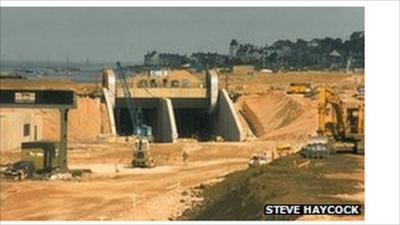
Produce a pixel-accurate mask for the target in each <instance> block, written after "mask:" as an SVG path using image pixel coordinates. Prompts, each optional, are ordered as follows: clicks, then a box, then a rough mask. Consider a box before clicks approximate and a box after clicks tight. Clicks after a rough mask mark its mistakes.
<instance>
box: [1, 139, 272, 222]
mask: <svg viewBox="0 0 400 225" xmlns="http://www.w3.org/2000/svg"><path fill="white" fill-rule="evenodd" d="M113 146H114V148H113ZM271 147H272V145H271V143H270V142H252V143H197V142H190V143H183V144H180V143H178V144H176V145H173V144H154V145H153V146H152V149H153V153H154V154H153V155H156V158H155V160H156V161H157V162H159V164H161V165H160V166H158V167H156V168H154V169H132V168H125V167H126V165H128V163H129V160H130V158H129V157H125V156H129V155H130V151H129V145H128V144H121V143H116V144H110V143H108V144H88V145H82V144H81V145H77V146H75V147H74V146H72V149H71V150H70V167H71V168H91V169H92V171H93V172H92V173H91V174H90V175H89V176H86V177H84V178H82V179H81V180H80V181H22V182H15V181H7V180H2V182H1V185H0V187H1V207H0V209H1V220H168V219H169V218H171V217H174V216H177V215H178V214H179V213H180V212H181V211H183V210H184V209H185V207H187V206H188V205H190V204H188V203H190V202H187V198H186V200H182V198H183V197H182V193H183V192H184V191H189V189H190V188H192V187H195V186H199V185H200V184H207V183H212V182H215V181H218V180H221V179H222V178H223V176H224V175H226V174H227V173H231V172H233V171H237V170H241V169H245V168H247V159H248V158H249V157H250V155H251V154H252V153H253V152H255V151H259V150H261V149H265V150H268V149H271ZM182 150H184V151H186V152H188V154H189V159H188V161H187V164H186V165H185V164H184V163H183V161H182V160H181V159H180V152H181V151H182ZM9 155H12V153H10V154H9ZM15 157H17V156H15ZM88 160H90V163H88V162H87V161H88ZM115 165H117V169H118V173H117V172H116V169H115V168H116V167H115ZM185 201H186V202H185Z"/></svg>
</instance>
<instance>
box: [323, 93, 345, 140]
mask: <svg viewBox="0 0 400 225" xmlns="http://www.w3.org/2000/svg"><path fill="white" fill-rule="evenodd" d="M328 105H331V106H332V114H331V115H332V118H331V121H330V123H328V122H327V121H328V119H327V112H328V110H329V109H328ZM345 131H346V123H345V120H344V111H343V102H342V100H341V99H340V97H339V96H338V95H337V94H335V93H334V92H333V91H332V90H330V89H329V88H327V87H320V88H319V102H318V134H320V135H324V136H326V135H328V134H329V132H330V133H331V134H332V135H334V136H335V139H343V138H344V137H345Z"/></svg>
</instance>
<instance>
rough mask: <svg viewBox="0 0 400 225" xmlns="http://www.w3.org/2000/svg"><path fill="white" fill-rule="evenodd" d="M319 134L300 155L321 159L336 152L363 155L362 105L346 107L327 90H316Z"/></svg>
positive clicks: (338, 97) (321, 88) (332, 92)
mask: <svg viewBox="0 0 400 225" xmlns="http://www.w3.org/2000/svg"><path fill="white" fill-rule="evenodd" d="M318 92H319V99H318V130H317V136H316V137H312V138H310V140H309V141H308V142H307V144H306V146H305V147H303V150H304V151H303V155H305V156H308V157H310V156H311V157H312V156H315V158H323V157H325V156H327V155H330V154H331V153H335V152H343V151H345V152H354V153H357V154H363V153H364V104H363V103H362V104H358V105H357V106H351V107H345V106H344V103H343V101H342V100H341V98H340V96H339V95H338V94H336V93H335V92H334V91H333V90H331V89H330V88H328V87H325V86H321V87H319V88H318Z"/></svg>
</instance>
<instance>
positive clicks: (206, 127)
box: [116, 108, 214, 142]
mask: <svg viewBox="0 0 400 225" xmlns="http://www.w3.org/2000/svg"><path fill="white" fill-rule="evenodd" d="M142 110H143V121H144V123H145V124H147V125H149V126H151V127H152V129H153V133H154V140H155V141H157V142H162V140H161V139H162V138H161V137H159V134H161V133H162V131H160V129H162V126H160V123H161V121H158V118H159V115H157V113H158V112H159V109H157V108H154V109H142ZM173 112H174V116H175V124H176V129H177V135H178V137H179V138H196V139H197V140H199V141H209V140H211V138H212V135H213V134H214V131H213V127H214V126H213V124H212V122H213V119H212V116H211V115H208V114H207V110H204V109H203V110H202V109H191V108H179V109H174V110H173ZM116 116H117V118H118V119H117V124H116V125H117V126H116V127H117V133H118V135H120V136H130V135H132V134H133V129H132V122H131V118H130V117H129V113H128V109H126V108H120V109H118V110H117V111H116Z"/></svg>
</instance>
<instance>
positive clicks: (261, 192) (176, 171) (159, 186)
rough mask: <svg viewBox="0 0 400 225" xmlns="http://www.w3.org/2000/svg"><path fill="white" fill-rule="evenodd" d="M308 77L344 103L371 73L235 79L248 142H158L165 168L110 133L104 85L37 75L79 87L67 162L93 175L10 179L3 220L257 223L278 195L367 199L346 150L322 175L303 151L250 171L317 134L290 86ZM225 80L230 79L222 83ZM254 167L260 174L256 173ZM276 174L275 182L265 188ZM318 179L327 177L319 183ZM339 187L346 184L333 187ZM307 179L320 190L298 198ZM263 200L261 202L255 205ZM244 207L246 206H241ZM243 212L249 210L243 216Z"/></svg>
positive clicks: (14, 154)
mask: <svg viewBox="0 0 400 225" xmlns="http://www.w3.org/2000/svg"><path fill="white" fill-rule="evenodd" d="M178 75H179V74H178ZM178 75H177V76H178ZM301 80H304V81H306V82H311V83H313V85H321V84H329V85H332V86H334V88H336V89H337V90H339V91H340V92H341V93H342V94H343V96H345V98H346V99H345V100H350V99H351V98H352V97H351V96H352V95H353V94H354V93H355V88H356V87H357V85H359V84H362V83H363V80H364V78H363V74H353V75H348V74H338V73H326V72H321V73H303V74H298V73H294V74H291V73H289V74H280V75H276V74H274V75H265V74H255V75H253V76H251V77H249V76H248V75H243V76H238V75H236V76H232V78H230V80H229V91H231V92H234V93H238V94H239V97H238V98H237V99H236V101H235V106H236V108H237V111H238V112H239V115H240V119H241V122H242V124H243V127H244V130H245V131H246V132H247V137H249V138H248V139H247V140H246V141H245V142H241V143H238V142H197V141H196V140H193V139H179V141H178V143H176V144H151V151H152V156H153V157H154V159H155V161H156V164H157V167H155V168H152V169H138V168H130V166H129V164H130V160H131V146H132V140H131V139H126V138H116V137H111V136H110V135H109V132H110V131H109V129H108V125H107V117H106V116H107V114H106V113H105V106H104V103H102V102H101V101H100V100H99V99H97V98H95V97H94V96H96V90H97V89H98V85H96V84H76V83H74V82H66V83H63V82H59V81H31V82H29V85H30V87H31V88H39V89H41V88H45V87H52V88H54V89H57V88H64V89H72V90H75V91H76V92H77V93H78V95H79V99H78V108H77V109H75V111H74V112H73V111H71V121H70V124H69V125H70V126H69V127H70V130H69V131H70V132H69V135H70V136H69V137H70V143H69V151H68V160H69V167H70V168H71V169H79V170H82V171H85V172H84V173H83V174H82V176H81V177H79V178H73V179H72V180H68V181H61V180H56V181H44V180H40V179H36V180H25V181H14V180H9V179H6V178H5V177H4V176H1V183H0V188H1V191H0V215H1V220H175V219H178V220H179V219H190V220H192V219H204V220H208V219H252V220H253V219H254V220H258V219H268V218H262V217H261V216H260V215H259V213H260V212H262V211H261V210H262V209H261V208H260V211H258V208H257V207H259V205H261V204H263V203H265V201H263V200H268V199H273V198H271V196H276V198H275V200H274V201H276V202H280V201H282V202H284V203H299V202H296V201H300V202H301V201H303V200H304V201H306V200H307V199H311V200H315V201H316V202H326V201H330V200H332V199H341V202H343V201H347V200H348V201H349V202H360V203H361V204H363V202H364V197H363V193H364V190H363V184H364V176H363V169H364V167H363V160H364V159H363V157H362V156H345V155H343V156H340V157H343V158H338V160H335V159H332V160H331V161H329V162H327V164H328V167H327V168H328V169H317V171H314V172H313V171H312V170H308V169H305V168H303V169H301V168H297V167H296V166H295V164H293V160H294V161H296V162H300V161H299V160H300V159H297V158H296V157H297V156H296V155H292V156H288V157H284V158H282V160H283V159H285V160H286V161H282V163H278V162H279V161H277V164H276V165H278V166H277V167H276V168H272V169H268V168H270V167H271V166H273V164H274V163H273V164H271V165H268V166H267V167H265V168H256V169H248V166H247V162H248V159H249V157H250V156H252V155H253V154H254V153H256V152H267V153H268V156H272V155H274V157H278V156H279V155H278V154H277V153H276V152H274V151H275V147H276V145H278V144H285V143H290V144H292V145H293V146H294V147H295V148H298V147H299V146H301V145H302V144H303V143H304V141H305V140H306V139H307V138H308V136H309V135H312V134H314V132H315V129H316V125H317V117H316V115H317V114H316V113H317V108H316V100H315V99H308V98H304V97H302V96H295V95H294V96H293V95H292V96H288V95H286V94H285V87H287V86H288V85H289V83H290V82H293V81H301ZM224 81H225V79H224V78H223V77H222V78H221V81H220V83H221V87H222V88H223V87H224ZM27 82H28V81H26V80H24V81H13V80H7V81H5V82H3V81H2V84H1V85H0V88H19V87H23V86H27ZM38 113H40V114H41V115H42V117H43V121H44V136H45V137H46V138H48V139H52V138H53V139H54V138H56V137H58V133H57V131H58V127H57V125H55V124H57V123H56V121H58V115H57V113H56V112H51V111H49V110H38ZM184 151H185V152H187V153H188V155H189V156H188V160H187V161H186V162H184V161H183V158H182V153H183V152H184ZM273 152H274V153H273ZM0 153H1V155H0V164H1V165H5V164H7V163H10V162H13V161H17V160H18V159H19V157H20V149H10V150H5V151H1V152H0ZM321 163H322V164H321ZM321 163H320V164H321V165H320V164H319V162H315V163H314V162H313V163H311V164H310V165H312V166H311V167H312V168H314V167H313V166H315V167H316V168H322V167H321V166H322V165H323V164H324V163H323V162H321ZM289 164H290V166H289ZM353 164H354V166H355V168H356V169H354V168H353V169H351V170H349V168H348V165H353ZM285 165H286V166H287V168H286V169H285V168H284V167H285ZM296 165H298V164H296ZM280 169H282V170H283V169H284V171H285V172H282V171H280ZM301 170H303V171H301ZM303 172H304V173H305V174H303ZM254 173H256V174H258V175H254V176H253V174H254ZM228 174H231V175H228ZM227 175H228V176H227ZM242 175H243V177H242ZM343 175H345V176H343ZM269 179H272V181H273V182H272V183H271V184H266V183H268V180H269ZM315 179H317V180H319V181H321V182H319V181H318V182H317V183H313V182H314V181H315ZM236 184H237V185H238V186H237V188H238V189H239V190H241V187H243V190H244V191H246V193H239V195H238V196H241V197H243V198H240V199H241V200H240V199H239V200H240V201H239V200H238V199H232V200H229V199H230V198H229V196H231V195H232V193H233V192H232V191H233V190H231V189H229V188H228V189H225V188H226V187H227V186H230V187H232V185H233V186H235V185H236ZM331 184H334V185H335V187H338V189H337V190H336V191H334V190H333V189H332V188H328V187H329V185H331ZM296 185H297V186H296ZM308 185H311V186H312V185H317V186H315V188H311V189H312V190H310V189H307V191H308V192H306V193H305V194H302V195H299V192H302V190H303V188H304V186H308ZM245 186H246V188H245ZM280 187H282V188H280ZM297 187H298V188H297ZM326 188H328V189H329V190H326ZM312 193H315V194H316V195H317V196H314V195H312ZM266 195H268V196H269V197H268V196H266ZM257 196H259V197H260V198H258V197H257ZM254 198H256V199H258V200H257V201H253V200H254ZM252 199H253V200H252ZM343 199H344V200H343ZM231 201H235V202H231ZM335 201H336V200H335ZM210 202H211V203H210ZM236 203H240V204H239V205H240V210H239V209H238V208H237V204H236ZM204 205H207V206H209V207H210V210H211V209H214V210H216V211H215V212H217V210H219V209H220V208H219V207H222V206H224V207H225V209H226V210H225V211H221V213H223V214H215V213H214V214H213V213H212V212H211V211H202V206H204ZM237 210H239V211H241V212H243V213H242V214H241V213H239V214H237V212H238V211H237ZM284 219H299V220H335V219H339V220H342V219H344V220H347V219H355V218H334V217H299V218H284ZM356 219H360V218H356ZM361 219H362V217H361Z"/></svg>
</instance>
